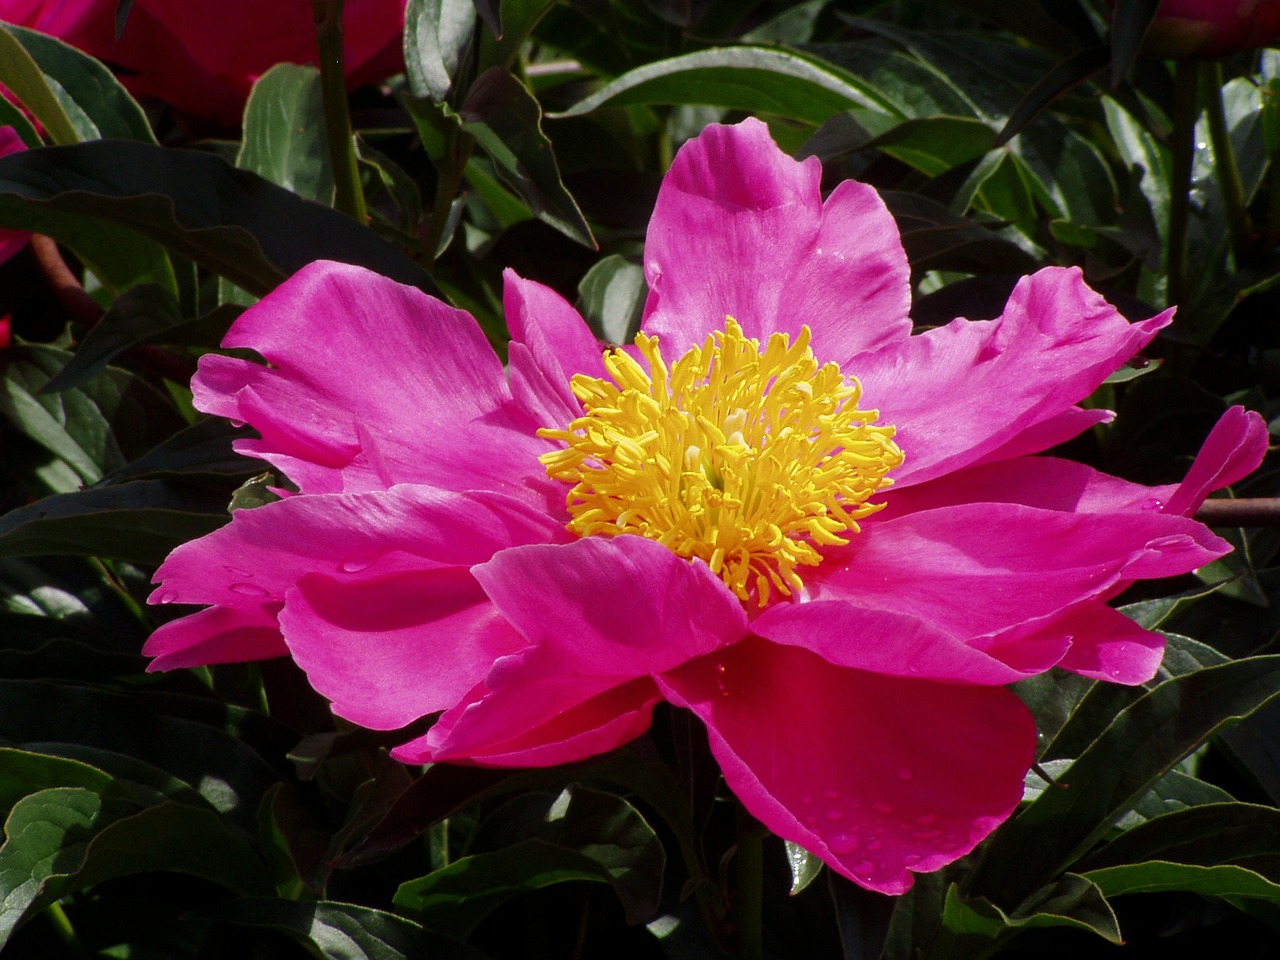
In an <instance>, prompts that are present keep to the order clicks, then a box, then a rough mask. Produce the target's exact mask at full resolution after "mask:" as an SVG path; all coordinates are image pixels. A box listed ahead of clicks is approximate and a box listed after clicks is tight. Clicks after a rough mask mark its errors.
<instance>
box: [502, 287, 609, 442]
mask: <svg viewBox="0 0 1280 960" xmlns="http://www.w3.org/2000/svg"><path fill="white" fill-rule="evenodd" d="M502 277H503V281H504V285H503V312H504V313H505V314H506V318H507V326H508V327H509V328H510V330H511V345H510V347H509V351H510V352H509V354H508V364H509V367H510V370H511V392H512V394H513V395H514V396H515V399H516V402H517V403H518V404H520V406H521V407H522V408H524V410H525V411H526V412H527V413H528V414H529V415H530V417H531V419H532V420H533V422H534V423H535V424H537V425H539V426H547V427H549V426H563V425H565V424H567V423H568V422H569V421H570V420H573V419H574V418H576V417H580V416H582V403H581V402H580V401H579V400H578V398H577V397H575V396H574V395H573V391H572V390H570V389H569V380H570V379H571V378H572V377H573V375H574V374H575V373H585V374H587V375H588V376H593V377H600V376H604V363H603V362H602V358H603V356H604V350H603V348H602V347H601V346H600V344H599V343H597V342H596V338H595V335H594V334H592V332H591V330H590V329H589V328H588V327H587V324H586V321H585V320H583V319H582V317H581V316H579V314H578V311H577V310H575V309H573V307H571V306H570V305H569V303H568V302H567V301H566V300H565V299H564V298H563V297H562V296H560V294H558V293H556V292H555V291H554V290H552V289H551V288H549V287H544V286H543V285H542V284H540V283H534V282H533V281H531V280H522V279H521V278H520V277H518V276H516V274H515V272H514V271H512V270H507V271H505V272H504V273H503V275H502Z"/></svg>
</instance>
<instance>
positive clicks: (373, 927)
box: [198, 899, 485, 960]
mask: <svg viewBox="0 0 1280 960" xmlns="http://www.w3.org/2000/svg"><path fill="white" fill-rule="evenodd" d="M198 916H200V917H202V918H207V919H210V920H219V921H222V922H224V923H234V924H239V925H241V926H249V927H269V928H271V929H273V930H279V931H281V932H282V933H286V934H288V935H289V936H291V937H293V938H294V939H295V940H297V941H299V942H301V943H304V944H308V945H310V946H312V947H314V948H315V949H316V950H317V951H319V954H320V955H321V956H324V957H333V958H341V960H404V958H406V957H423V958H427V957H429V958H430V960H485V955H484V954H482V953H480V952H479V951H478V950H476V949H474V948H472V947H468V946H465V945H463V944H461V943H457V942H456V941H452V940H446V939H445V938H443V937H439V936H437V935H435V934H432V933H428V932H427V931H425V930H423V929H422V927H421V926H420V925H418V924H416V923H414V922H413V921H412V920H406V919H405V918H404V917H397V916H396V915H395V914H392V913H384V912H383V911H381V910H372V909H370V908H369V907H362V906H358V905H356V904H352V903H334V902H331V901H325V900H321V901H318V902H315V903H299V902H297V901H294V900H268V899H247V900H235V901H232V902H231V903H225V904H219V905H217V906H213V907H205V908H203V909H202V910H200V912H199V914H198Z"/></svg>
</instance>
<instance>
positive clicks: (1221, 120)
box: [1199, 60, 1253, 261]
mask: <svg viewBox="0 0 1280 960" xmlns="http://www.w3.org/2000/svg"><path fill="white" fill-rule="evenodd" d="M1199 73H1200V93H1201V98H1202V100H1203V101H1204V109H1205V116H1206V117H1207V119H1208V121H1209V140H1210V142H1211V143H1212V144H1213V159H1214V167H1215V170H1216V171H1217V177H1218V186H1219V188H1220V189H1221V191H1222V203H1223V207H1224V212H1225V214H1226V218H1227V232H1228V234H1229V235H1230V237H1231V249H1232V251H1233V252H1234V253H1235V255H1236V259H1237V261H1238V260H1239V258H1240V257H1241V255H1243V254H1244V252H1245V250H1246V249H1248V245H1249V238H1250V237H1251V236H1252V234H1253V228H1252V226H1251V225H1250V223H1249V207H1248V204H1247V203H1246V201H1245V195H1244V181H1243V180H1242V179H1241V178H1240V164H1239V163H1237V162H1236V151H1235V148H1234V147H1233V146H1232V144H1231V131H1230V130H1228V129H1227V112H1226V107H1225V105H1224V104H1223V101H1222V85H1223V78H1222V64H1221V63H1218V62H1217V61H1216V60H1215V61H1212V62H1206V63H1203V64H1201V65H1200V71H1199Z"/></svg>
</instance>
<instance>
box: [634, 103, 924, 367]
mask: <svg viewBox="0 0 1280 960" xmlns="http://www.w3.org/2000/svg"><path fill="white" fill-rule="evenodd" d="M821 172H822V171H821V165H820V164H819V163H818V161H817V159H815V158H809V159H808V160H805V161H803V162H797V161H795V160H792V159H791V158H790V157H788V156H787V155H786V154H784V153H783V152H782V151H781V150H779V149H778V147H777V145H776V144H775V143H774V142H773V139H772V137H771V136H770V135H769V128H768V127H767V126H765V125H764V124H763V123H761V122H760V121H758V120H744V121H743V122H742V123H740V124H737V125H736V126H720V125H718V124H713V125H711V126H709V127H707V128H706V129H705V130H703V132H702V133H701V134H700V135H699V136H698V137H697V138H696V139H695V140H691V141H689V142H688V143H686V144H685V145H684V146H683V147H682V148H681V149H680V152H679V153H678V154H677V155H676V159H675V162H674V163H672V165H671V170H670V171H669V172H668V173H667V176H666V178H665V179H664V180H663V182H662V188H661V190H660V191H659V193H658V201H657V205H656V206H655V208H654V211H653V219H652V220H651V221H650V222H649V232H648V235H647V236H646V238H645V258H644V259H645V276H646V278H647V279H648V281H649V288H650V290H649V299H648V302H647V303H646V304H645V319H644V324H643V326H644V330H645V331H646V332H647V333H650V334H658V335H659V336H660V337H661V338H662V342H663V350H664V352H665V353H666V355H667V356H668V357H679V356H680V355H681V354H683V353H684V352H685V351H686V350H688V349H689V347H691V346H693V345H695V344H701V343H702V341H703V340H704V339H705V338H706V336H707V334H708V333H709V332H711V331H712V330H721V329H723V328H724V323H725V316H726V315H729V316H732V317H733V318H734V319H735V320H737V321H738V323H740V324H741V325H742V328H743V330H744V331H746V333H747V335H748V336H752V337H757V338H760V339H761V340H764V339H767V338H768V336H769V334H771V333H773V332H774V331H782V332H785V333H789V334H792V335H794V334H795V333H797V332H798V331H799V329H800V327H801V325H802V324H808V325H809V326H810V327H811V329H812V331H813V350H814V353H815V354H816V355H817V356H818V358H819V359H821V360H824V361H825V360H835V361H843V360H845V359H847V358H849V357H851V356H854V355H855V354H858V353H861V352H863V351H865V350H871V349H874V348H875V347H877V346H879V345H881V344H885V343H893V342H895V341H899V340H904V339H905V338H906V337H907V336H908V335H909V334H910V332H911V323H910V321H909V319H908V318H907V313H908V311H909V309H910V306H911V288H910V282H909V280H910V269H909V267H908V265H907V259H906V254H905V253H904V252H903V249H902V241H901V240H900V239H899V237H898V228H897V224H896V223H895V222H894V219H893V217H892V216H890V214H889V212H888V210H886V209H885V206H884V202H883V201H882V200H881V199H880V196H879V195H878V194H877V193H876V192H875V190H874V189H872V188H871V187H868V186H866V185H865V184H860V183H855V182H852V181H849V182H846V183H842V184H841V185H840V186H839V187H837V188H836V189H835V190H834V191H832V193H831V196H830V197H829V198H828V200H827V201H826V203H825V204H824V203H823V202H822V195H821V193H820V191H819V179H820V177H821Z"/></svg>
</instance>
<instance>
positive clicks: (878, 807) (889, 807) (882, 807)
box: [871, 800, 893, 817]
mask: <svg viewBox="0 0 1280 960" xmlns="http://www.w3.org/2000/svg"><path fill="white" fill-rule="evenodd" d="M871 809H872V810H874V811H875V812H876V813H880V814H883V815H884V816H886V817H887V816H888V815H889V814H891V813H893V804H891V803H885V802H884V801H883V800H877V801H876V802H875V803H873V804H872V805H871Z"/></svg>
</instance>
